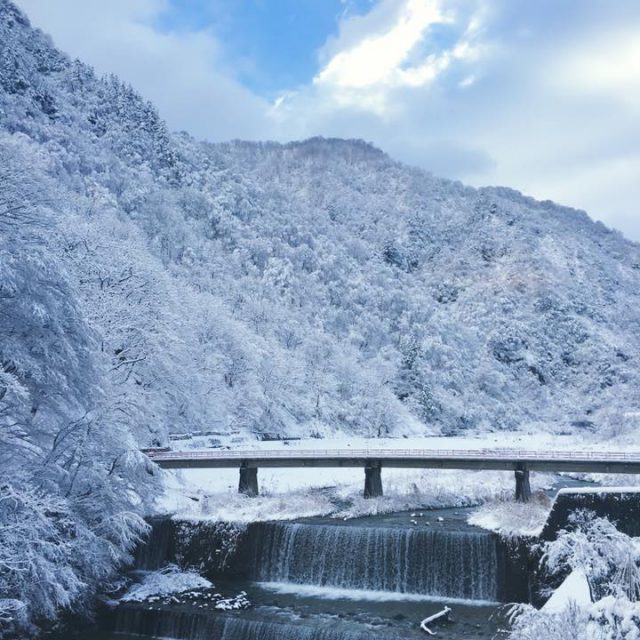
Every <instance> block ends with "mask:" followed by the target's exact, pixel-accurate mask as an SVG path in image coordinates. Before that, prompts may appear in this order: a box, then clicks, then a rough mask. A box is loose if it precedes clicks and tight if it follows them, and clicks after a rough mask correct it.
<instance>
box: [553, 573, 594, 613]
mask: <svg viewBox="0 0 640 640" xmlns="http://www.w3.org/2000/svg"><path fill="white" fill-rule="evenodd" d="M572 603H573V604H576V605H577V606H579V607H583V608H586V607H589V606H590V605H591V590H590V589H589V582H588V581H587V576H585V574H584V571H582V570H581V569H574V570H573V571H572V572H571V573H570V574H569V575H568V576H567V578H566V579H565V581H564V582H563V583H562V584H561V585H560V586H559V587H558V588H557V589H556V590H555V591H554V592H553V595H552V596H551V597H550V598H549V600H547V602H546V603H545V605H544V606H543V607H542V610H543V611H545V612H547V613H562V612H563V611H565V610H566V609H567V607H569V606H570V605H571V604H572Z"/></svg>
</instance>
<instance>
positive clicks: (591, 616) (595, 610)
mask: <svg viewBox="0 0 640 640" xmlns="http://www.w3.org/2000/svg"><path fill="white" fill-rule="evenodd" d="M512 625H513V626H512V629H511V633H510V634H509V636H508V637H509V639H510V640H541V639H542V638H544V640H638V639H639V638H640V604H638V603H637V602H630V601H629V600H627V599H626V598H614V597H613V596H608V597H606V598H603V599H602V600H599V601H598V602H594V603H593V604H592V605H590V606H589V607H586V608H585V607H579V606H577V605H576V604H570V605H569V606H568V607H567V608H566V609H565V610H564V611H561V612H556V613H546V612H545V611H538V610H537V609H535V608H534V607H532V606H530V605H519V606H518V607H516V609H515V610H514V616H513V618H512Z"/></svg>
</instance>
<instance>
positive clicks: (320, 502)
mask: <svg viewBox="0 0 640 640" xmlns="http://www.w3.org/2000/svg"><path fill="white" fill-rule="evenodd" d="M215 441H216V444H217V445H218V446H222V447H225V448H243V449H244V448H246V449H253V450H256V449H257V450H265V449H268V450H286V451H295V450H296V449H297V450H309V449H314V450H318V449H369V450H375V449H411V450H416V449H470V450H479V449H499V448H512V449H524V450H529V451H531V450H545V451H562V450H565V449H566V450H568V451H571V450H575V448H576V447H575V438H573V437H563V436H554V435H550V434H539V433H538V434H525V433H510V434H507V433H500V434H485V435H479V436H476V437H464V438H463V437H449V438H448V437H428V438H398V439H375V440H368V439H365V438H349V439H346V438H342V439H323V440H319V439H308V440H280V441H275V442H260V441H255V440H254V441H247V440H240V439H234V440H227V441H225V439H224V438H222V439H221V438H215ZM211 443H212V439H211V438H207V437H196V438H192V439H189V440H185V441H178V442H174V443H173V448H174V449H176V450H178V449H192V450H193V449H208V448H211ZM604 446H605V445H603V443H601V442H587V441H584V442H581V444H580V449H581V450H595V451H598V450H599V451H602V450H603V447H604ZM608 448H609V449H615V448H616V444H615V443H609V445H608ZM625 450H628V447H626V448H625ZM258 476H259V485H260V496H259V497H257V498H247V497H245V496H243V495H240V494H238V471H237V470H236V469H188V470H182V471H176V472H166V473H165V492H164V494H163V496H162V497H161V499H160V500H159V502H158V504H157V509H158V512H159V513H162V514H171V515H175V516H177V517H181V518H188V519H210V520H220V521H234V522H252V521H256V520H286V519H293V518H300V517H311V516H331V517H336V518H352V517H357V516H363V515H375V514H378V513H389V512H393V511H403V510H409V509H419V508H423V509H425V508H444V507H464V506H474V505H484V506H483V507H482V509H481V510H480V511H479V512H478V513H477V514H474V516H473V520H472V521H471V523H472V524H475V525H477V526H481V527H484V528H487V529H491V530H494V531H498V532H500V533H503V534H505V535H536V533H538V532H539V530H540V528H541V527H542V524H543V523H544V521H545V520H546V517H547V514H548V511H549V508H550V503H549V502H548V501H546V500H545V499H544V497H542V496H540V497H538V498H537V499H535V500H534V501H532V502H531V503H529V504H528V505H519V504H514V502H513V500H512V497H513V492H514V479H513V473H512V472H509V471H461V470H442V469H425V470H419V469H391V468H388V469H384V470H383V474H382V479H383V486H384V494H385V495H384V497H383V498H377V499H374V500H371V499H369V500H365V499H364V498H363V497H362V489H363V483H364V473H363V471H362V470H361V469H357V468H356V469H354V468H328V469H325V468H283V469H267V468H265V469H260V470H259V473H258ZM582 477H583V478H584V479H591V480H596V479H597V480H598V481H600V482H602V483H603V484H620V483H624V484H626V483H627V482H628V483H629V484H631V483H634V484H636V483H637V482H638V479H637V478H635V477H632V478H627V477H624V478H621V477H620V476H615V475H608V476H603V475H601V476H594V475H593V474H591V475H589V476H584V475H583V476H582ZM555 478H556V476H555V475H553V474H547V473H532V475H531V483H532V489H533V491H534V492H536V491H538V492H539V491H540V490H543V489H547V488H549V487H550V486H551V485H552V484H553V482H554V480H555Z"/></svg>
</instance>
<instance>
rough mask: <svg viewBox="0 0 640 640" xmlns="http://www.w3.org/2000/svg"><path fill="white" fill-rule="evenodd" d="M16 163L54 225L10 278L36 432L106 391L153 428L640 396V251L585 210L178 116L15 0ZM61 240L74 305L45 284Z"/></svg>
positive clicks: (352, 427) (336, 424) (147, 438)
mask: <svg viewBox="0 0 640 640" xmlns="http://www.w3.org/2000/svg"><path fill="white" fill-rule="evenodd" d="M0 159H1V163H0V164H1V166H0V189H1V191H0V207H2V206H4V209H2V208H0V212H1V213H2V216H3V218H4V219H5V220H9V218H10V216H11V215H14V214H15V215H16V216H19V215H24V216H25V217H24V218H23V219H21V222H20V224H21V225H22V227H23V229H24V228H25V225H27V223H29V224H32V226H33V228H34V234H35V235H36V236H37V238H38V239H37V241H36V240H33V239H32V240H30V241H29V246H32V247H34V249H33V251H32V252H31V253H29V255H28V256H26V254H22V259H21V260H18V259H17V258H16V257H15V255H14V256H13V257H11V256H12V253H11V252H12V250H13V249H12V246H13V245H11V244H7V243H5V245H6V246H4V247H3V252H4V253H3V260H7V261H12V262H11V268H12V269H13V270H14V271H15V274H14V276H11V275H10V273H9V271H8V270H7V268H6V267H3V269H2V272H1V275H0V278H2V281H0V290H2V291H5V290H7V291H8V290H10V291H11V292H12V296H14V298H16V297H17V298H19V299H20V300H21V304H23V305H24V307H25V308H24V309H23V313H24V314H25V315H26V316H28V317H29V322H26V323H25V321H24V318H22V317H20V318H19V319H16V318H15V317H13V318H12V317H10V316H5V315H2V316H0V324H5V325H7V326H4V327H3V331H2V334H1V335H0V352H1V353H2V362H3V367H4V370H3V371H2V376H3V379H4V378H7V379H8V378H9V377H10V378H11V382H12V385H13V386H11V385H9V384H8V383H7V385H5V386H6V388H7V389H9V391H5V392H3V393H2V394H1V395H0V403H8V406H11V407H16V406H18V404H19V403H18V397H17V396H16V398H15V399H12V398H11V393H12V392H15V393H16V394H18V392H19V393H21V394H23V395H22V396H21V402H22V405H20V406H24V407H27V408H28V410H25V411H24V412H23V417H24V420H25V421H26V424H27V425H31V426H27V427H26V429H27V430H28V429H29V428H35V427H34V426H33V425H34V424H35V423H37V421H38V420H39V419H41V418H40V416H42V415H44V414H46V413H47V412H51V415H58V416H60V415H64V416H65V417H66V418H69V419H71V418H73V417H74V416H76V415H77V414H78V413H82V412H86V411H92V412H98V413H99V414H100V415H101V416H102V417H103V420H104V423H105V425H108V424H110V423H113V422H116V423H118V424H122V425H123V426H126V427H127V428H130V429H132V430H133V431H134V433H135V434H136V435H137V437H138V439H139V441H140V442H141V443H144V444H149V443H152V442H156V443H160V442H163V441H164V440H165V438H166V435H167V433H168V432H171V431H173V432H184V431H195V430H204V431H209V430H213V431H222V432H229V431H236V430H237V431H241V432H244V433H254V434H264V433H276V434H287V435H303V434H304V435H307V436H309V435H316V434H317V435H319V436H321V435H324V434H329V433H332V432H344V433H358V434H364V435H373V436H376V435H382V434H395V435H400V434H405V433H414V434H416V433H418V434H419V433H437V432H443V433H453V432H459V431H463V430H480V429H492V430H494V429H495V430H500V429H517V428H519V427H521V426H525V425H526V426H530V425H540V428H542V425H544V427H545V428H546V427H549V428H555V429H559V430H560V429H561V430H580V429H585V428H593V429H604V428H611V425H614V426H617V425H619V424H620V421H623V420H624V419H625V418H624V414H625V413H632V412H634V411H638V409H640V394H639V393H638V388H639V382H640V373H639V371H638V360H639V359H640V304H639V302H640V247H639V246H638V245H636V244H633V243H631V242H629V241H627V240H625V239H624V238H623V237H622V235H621V234H619V233H618V232H615V231H612V230H610V229H607V228H606V227H604V226H603V225H602V224H599V223H594V222H592V221H591V220H590V219H589V218H588V217H587V215H586V214H584V213H582V212H578V211H575V210H571V209H567V208H563V207H560V206H557V205H555V204H553V203H551V202H536V201H534V200H532V199H530V198H527V197H525V196H523V195H521V194H519V193H517V192H515V191H512V190H509V189H504V188H486V189H472V188H469V187H466V186H464V185H462V184H460V183H457V182H452V181H448V180H442V179H439V178H435V177H433V176H432V175H430V174H429V173H427V172H425V171H422V170H419V169H415V168H411V167H407V166H405V165H402V164H400V163H397V162H394V161H393V160H392V159H390V158H389V157H388V156H387V155H385V154H384V153H383V152H382V151H379V150H377V149H375V148H373V147H372V146H370V145H368V144H366V143H364V142H362V141H356V140H327V139H321V138H316V139H312V140H307V141H304V142H296V143H290V144H285V145H280V144H275V143H248V142H232V143H225V144H207V143H200V142H197V141H195V140H194V139H192V138H190V137H189V136H188V135H187V134H184V133H179V134H173V133H171V132H169V131H168V130H167V128H166V126H165V124H164V122H163V121H162V120H161V119H160V117H159V116H158V114H157V112H156V110H155V109H154V107H153V106H152V105H151V104H149V103H148V102H146V101H145V100H143V99H142V98H141V97H140V96H139V95H138V94H137V93H136V92H135V90H134V89H132V88H131V87H129V86H127V85H125V84H123V83H122V82H120V81H119V80H118V79H117V78H115V77H105V78H100V77H98V76H96V74H95V73H94V72H93V70H92V69H91V68H90V67H88V66H87V65H85V64H83V63H81V62H79V61H74V60H71V59H69V58H68V57H67V56H66V55H64V54H63V53H60V52H59V51H58V50H57V49H56V48H55V47H54V45H53V44H52V42H51V40H50V39H49V37H47V36H46V35H44V34H43V33H41V32H40V31H37V30H34V29H33V28H32V27H31V26H30V24H29V22H28V20H27V18H26V17H25V16H24V15H23V14H22V13H21V12H20V11H19V10H18V9H16V7H15V6H14V5H13V4H12V3H11V2H9V1H8V0H0ZM16 203H18V204H19V205H20V207H19V209H16V208H15V205H16ZM45 221H46V224H45ZM6 237H8V236H6ZM36 245H37V251H36ZM36 254H37V256H38V258H37V259H38V260H40V261H41V265H40V267H39V268H42V269H45V270H46V271H47V274H49V275H50V277H51V278H52V279H53V280H55V281H56V282H61V283H64V291H65V293H64V296H63V297H64V300H65V301H66V304H67V305H68V308H67V307H66V306H64V305H60V304H57V303H56V304H54V303H53V302H52V300H50V299H49V298H47V297H46V296H44V297H41V295H40V294H41V293H42V291H39V290H38V289H37V288H36V289H35V290H32V288H30V286H29V281H30V279H29V277H24V272H23V271H22V270H23V269H27V268H33V265H32V264H31V265H29V260H28V259H27V257H28V258H29V259H31V258H33V259H35V256H36ZM6 264H8V262H7V263H6ZM43 265H44V266H43ZM21 278H22V280H21ZM31 281H33V279H32V278H31ZM7 304H12V303H11V302H10V301H9V299H8V298H6V297H4V296H3V297H2V299H0V305H2V306H4V305H7ZM71 310H73V312H72V311H71ZM69 314H71V315H69ZM70 317H73V323H75V325H78V326H75V325H74V324H73V323H71V322H70V321H69V322H67V320H68V319H69V318H70ZM65 319H66V320H65ZM18 321H19V323H20V325H21V326H23V327H24V330H22V331H21V332H19V335H18V334H16V332H15V327H16V323H18ZM12 322H13V323H14V324H13V329H11V327H10V326H8V325H10V324H11V323H12ZM9 329H11V331H9ZM70 332H71V333H70ZM8 335H12V336H13V337H11V338H8V337H7V336H8ZM76 337H77V342H76V343H74V340H75V339H76ZM63 338H64V340H62V339H63ZM61 345H62V346H64V348H62V346H61ZM75 349H78V350H79V351H78V353H76V354H75V356H74V357H70V354H73V353H74V350H75ZM81 356H82V357H81ZM82 358H89V359H90V360H91V367H90V370H91V372H92V373H91V374H90V375H89V374H86V375H83V372H84V371H85V370H86V371H88V370H89V368H87V367H88V365H86V364H82ZM87 381H90V382H91V385H90V387H91V389H90V390H87V389H86V386H87V384H86V383H87ZM3 384H4V382H3ZM3 388H4V387H3ZM11 390H13V391H11ZM25 394H26V396H25ZM25 397H28V401H26V400H25ZM61 397H62V398H64V402H59V401H58V399H59V398H61ZM14 400H15V401H14ZM54 405H55V406H54ZM63 405H64V406H63ZM34 406H42V410H39V411H36V412H33V407H34ZM56 412H57V413H56Z"/></svg>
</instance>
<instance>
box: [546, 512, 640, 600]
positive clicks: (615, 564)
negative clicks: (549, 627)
mask: <svg viewBox="0 0 640 640" xmlns="http://www.w3.org/2000/svg"><path fill="white" fill-rule="evenodd" d="M542 551H543V556H542V562H543V563H544V565H545V566H546V567H547V568H548V569H549V570H550V571H551V572H552V573H558V572H562V571H565V570H566V569H571V570H574V569H580V570H581V571H583V572H584V574H585V576H586V577H587V580H588V581H589V585H590V587H591V592H592V593H593V594H594V596H595V597H597V598H602V597H604V596H608V595H613V596H624V597H626V598H628V599H630V600H632V601H636V600H640V539H638V538H631V537H629V536H628V535H626V534H625V533H622V532H621V531H618V529H616V527H615V525H614V524H613V523H612V522H610V521H609V520H607V518H596V517H595V514H594V513H593V512H592V511H588V510H579V511H576V512H574V513H572V514H571V515H570V516H569V526H568V527H567V528H566V529H563V530H561V531H560V532H558V535H557V537H556V539H555V540H552V541H550V542H547V543H545V544H544V545H543V546H542Z"/></svg>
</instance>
